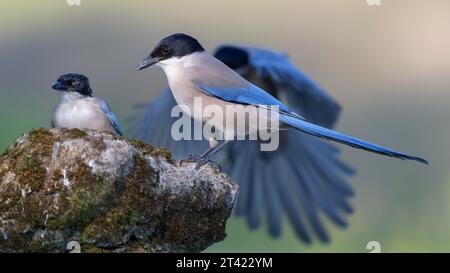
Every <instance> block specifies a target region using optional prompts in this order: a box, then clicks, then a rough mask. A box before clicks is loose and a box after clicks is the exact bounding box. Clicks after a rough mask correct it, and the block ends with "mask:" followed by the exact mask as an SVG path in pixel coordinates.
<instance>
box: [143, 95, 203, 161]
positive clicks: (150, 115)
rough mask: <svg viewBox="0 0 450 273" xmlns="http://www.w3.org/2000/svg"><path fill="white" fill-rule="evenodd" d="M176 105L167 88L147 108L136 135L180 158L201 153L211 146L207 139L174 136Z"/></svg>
mask: <svg viewBox="0 0 450 273" xmlns="http://www.w3.org/2000/svg"><path fill="white" fill-rule="evenodd" d="M176 105H177V103H176V101H175V99H174V98H173V96H172V93H171V92H170V90H169V89H167V90H165V91H164V92H163V93H162V94H161V95H160V96H159V97H157V98H156V99H155V100H154V101H152V102H151V103H150V104H149V105H148V106H147V107H146V108H145V110H144V113H143V115H142V117H141V118H140V120H139V121H138V123H137V126H136V127H137V130H136V137H137V138H139V139H141V140H143V141H145V142H147V143H149V144H152V145H156V146H159V147H165V148H167V149H169V150H170V151H171V152H172V156H173V157H174V158H175V159H177V160H180V159H183V158H185V157H187V156H188V155H190V154H200V153H202V152H204V151H205V150H206V149H207V148H208V147H209V146H208V142H207V141H205V140H179V141H176V140H174V139H173V138H172V136H171V128H172V124H173V123H174V122H175V121H176V120H177V119H178V118H177V117H171V111H172V109H173V107H175V106H176ZM194 122H196V121H194V120H193V119H191V132H193V127H194Z"/></svg>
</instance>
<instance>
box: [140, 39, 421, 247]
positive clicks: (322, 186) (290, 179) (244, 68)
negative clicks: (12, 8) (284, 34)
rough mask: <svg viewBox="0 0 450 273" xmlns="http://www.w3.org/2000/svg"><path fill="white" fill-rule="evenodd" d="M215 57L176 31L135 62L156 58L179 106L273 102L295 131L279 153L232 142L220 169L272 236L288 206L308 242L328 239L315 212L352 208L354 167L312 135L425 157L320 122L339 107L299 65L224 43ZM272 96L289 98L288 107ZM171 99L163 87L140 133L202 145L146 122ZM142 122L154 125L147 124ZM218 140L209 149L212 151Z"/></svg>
mask: <svg viewBox="0 0 450 273" xmlns="http://www.w3.org/2000/svg"><path fill="white" fill-rule="evenodd" d="M215 56H216V57H217V59H216V58H214V57H213V56H211V55H209V54H208V53H207V52H206V51H205V50H204V49H203V47H202V46H201V45H200V44H199V43H198V41H197V40H195V39H194V38H192V37H189V36H187V35H184V34H175V35H172V36H169V37H167V38H165V39H163V40H162V41H161V42H160V43H159V44H158V45H157V46H156V47H155V49H154V50H153V51H152V53H151V54H150V55H149V57H147V58H146V59H144V60H143V61H142V62H141V63H140V64H139V65H138V67H137V68H138V70H141V69H144V68H146V67H148V66H150V65H152V64H156V63H158V64H159V65H160V66H161V67H162V68H163V70H164V72H165V73H166V75H167V78H168V81H169V86H170V89H171V91H172V93H173V95H174V97H175V100H176V101H177V103H179V104H186V105H188V106H189V105H190V106H192V98H194V97H202V98H203V101H206V102H207V103H211V104H216V105H219V106H221V107H224V106H226V105H230V104H231V105H235V104H242V105H251V106H254V107H261V106H270V105H277V106H278V107H279V114H280V121H281V122H282V123H284V124H285V126H288V127H292V128H294V129H297V130H287V131H281V133H280V134H281V135H280V138H281V140H280V142H281V143H280V147H279V149H278V150H277V151H273V152H261V151H260V150H259V148H258V146H257V145H256V144H257V143H256V142H254V141H253V142H249V141H236V142H232V144H231V145H230V147H228V149H227V150H226V154H227V155H226V157H225V163H224V164H225V165H224V169H225V170H227V171H229V173H230V174H231V176H232V177H233V178H235V179H236V181H238V183H239V184H240V195H239V199H238V203H237V207H236V212H237V214H240V215H245V216H246V217H247V219H248V222H249V225H250V226H251V227H257V226H259V224H260V219H261V213H262V211H263V209H265V210H266V214H267V219H268V222H269V230H270V233H271V234H272V235H275V236H277V235H279V234H280V232H281V220H282V216H283V212H285V213H286V214H287V215H288V217H289V219H290V220H291V222H292V224H293V226H294V228H295V230H296V232H297V234H298V235H299V236H300V238H301V239H302V240H303V241H305V242H310V241H311V231H312V232H313V233H314V234H316V235H317V236H318V237H319V239H320V240H322V241H328V235H327V233H326V231H325V229H324V227H323V225H322V223H321V221H320V219H319V217H318V215H319V213H320V212H323V213H325V214H326V215H327V216H328V217H329V218H330V219H331V220H332V221H333V222H334V223H336V224H337V225H339V226H345V225H346V222H345V219H343V216H342V215H341V212H351V211H352V208H351V206H350V205H349V204H348V201H347V199H348V197H350V196H351V195H352V194H353V191H352V189H351V188H350V186H349V185H348V184H347V183H346V181H345V180H344V179H343V178H342V176H344V175H351V174H353V172H354V171H353V170H352V168H350V167H349V166H347V165H346V164H345V163H343V162H341V161H340V160H339V159H338V158H337V157H338V149H337V148H335V147H334V146H332V145H331V144H330V143H327V142H323V141H322V140H320V139H318V138H316V137H321V138H326V139H330V140H334V141H337V142H341V143H344V144H347V145H350V146H353V147H356V148H361V149H365V150H369V151H372V152H376V153H380V154H384V155H388V156H393V157H398V158H402V159H412V160H417V161H420V162H423V163H425V162H426V161H425V160H423V159H421V158H417V157H412V156H409V155H406V154H403V153H400V152H396V151H393V150H390V149H386V148H384V147H381V146H378V145H375V144H371V143H368V142H365V141H362V140H359V139H356V138H353V137H350V136H346V135H344V134H341V133H338V132H335V131H332V130H330V129H327V128H325V127H329V128H332V127H333V126H334V124H335V122H336V120H337V118H338V116H339V113H340V107H339V105H338V104H337V103H336V102H335V101H334V100H333V99H332V98H331V97H330V96H329V95H328V94H326V93H325V92H324V91H323V90H322V89H320V88H319V87H318V86H317V85H316V84H315V83H313V82H312V81H311V80H310V79H308V78H307V77H306V76H305V75H303V74H302V73H301V72H300V71H298V70H297V69H296V68H295V67H294V66H293V65H292V64H291V63H290V62H289V60H288V58H287V57H286V56H285V55H283V54H280V53H277V52H273V51H268V50H264V49H257V48H249V47H239V46H231V45H229V46H223V47H221V48H219V49H218V50H217V52H216V54H215ZM218 59H219V60H221V61H222V62H223V63H222V62H220V61H219V60H218ZM224 63H225V64H224ZM232 69H235V70H236V72H238V73H239V74H241V75H242V76H244V77H245V78H247V79H248V80H249V81H252V82H253V83H254V84H252V83H250V82H248V81H247V80H245V79H243V78H242V77H241V76H240V75H238V74H237V73H236V72H234V71H233V70H232ZM257 86H259V87H257ZM263 89H264V90H267V91H269V92H270V94H269V93H267V92H265V91H264V90H263ZM275 97H277V98H279V99H280V100H283V101H286V104H287V105H289V107H290V108H288V107H287V106H286V105H285V104H283V103H282V102H281V101H280V100H278V99H276V98H275ZM173 105H174V101H173V98H172V97H171V96H170V94H169V93H168V92H165V93H164V94H163V95H162V96H161V97H159V98H158V99H157V100H155V101H154V102H153V103H152V104H151V105H150V106H149V107H148V108H147V111H146V113H145V115H144V116H143V118H142V120H141V122H140V123H139V127H138V136H140V137H141V138H142V139H144V140H146V141H148V142H150V143H153V144H162V145H164V143H166V145H167V144H168V145H167V146H169V148H171V149H173V146H175V147H176V148H177V149H175V153H176V154H178V155H183V154H184V155H186V154H187V153H188V152H190V151H195V150H198V147H201V146H206V145H205V144H206V143H207V142H205V141H203V142H198V141H197V143H196V142H195V141H183V142H182V143H181V144H179V142H175V141H170V140H169V139H170V130H168V129H167V126H165V127H164V126H163V125H161V126H159V127H158V126H157V125H156V124H155V123H152V122H151V121H152V120H161V119H160V118H161V115H163V114H164V115H166V114H167V115H170V109H171V106H173ZM291 109H292V110H294V111H292V110H291ZM191 112H192V113H195V111H191ZM160 113H163V114H160ZM152 114H153V115H154V116H155V118H154V119H152V117H151V115H152ZM299 115H301V116H303V117H304V118H305V119H306V120H307V121H305V120H303V119H302V118H301V117H300V116H299ZM171 119H173V118H171ZM194 119H197V120H198V121H201V120H200V119H201V117H195V116H194ZM166 120H167V118H166ZM161 123H163V122H158V123H157V124H161ZM313 123H316V124H318V125H321V126H318V125H315V124H313ZM146 124H147V127H149V128H152V130H146ZM218 129H219V130H222V131H224V130H227V128H220V125H219V126H218ZM241 129H242V128H241ZM245 129H248V128H245ZM256 129H257V128H256ZM238 130H239V128H238ZM305 133H306V134H305ZM308 134H309V135H308ZM311 135H312V136H311ZM313 136H314V137H313ZM228 142H229V141H224V143H228ZM223 145H224V144H222V145H218V146H217V147H213V149H212V152H210V153H209V154H211V153H213V152H214V151H216V150H218V149H220V148H222V147H223ZM209 154H206V156H204V157H203V159H204V158H205V157H206V158H207V157H208V156H209Z"/></svg>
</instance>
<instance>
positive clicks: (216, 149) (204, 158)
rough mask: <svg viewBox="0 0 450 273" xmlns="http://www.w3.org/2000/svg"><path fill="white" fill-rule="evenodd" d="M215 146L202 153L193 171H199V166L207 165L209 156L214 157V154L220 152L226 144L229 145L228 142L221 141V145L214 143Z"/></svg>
mask: <svg viewBox="0 0 450 273" xmlns="http://www.w3.org/2000/svg"><path fill="white" fill-rule="evenodd" d="M210 143H211V141H210ZM216 143H217V144H216V145H215V146H212V147H210V148H209V149H208V150H206V152H204V153H203V154H202V155H201V156H200V157H199V158H198V159H197V165H195V169H196V170H198V169H200V167H201V166H203V165H204V164H206V163H208V161H210V160H209V157H210V156H211V155H215V154H216V153H218V152H219V151H220V150H222V149H223V148H224V147H225V146H226V145H227V144H228V143H230V142H229V141H223V142H222V143H220V144H219V142H217V141H216Z"/></svg>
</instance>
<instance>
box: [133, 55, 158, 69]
mask: <svg viewBox="0 0 450 273" xmlns="http://www.w3.org/2000/svg"><path fill="white" fill-rule="evenodd" d="M159 61H160V58H158V57H155V58H151V57H150V56H149V57H147V58H145V59H143V60H142V61H141V62H140V63H139V64H138V65H137V66H136V70H137V71H139V70H142V69H145V68H147V67H149V66H152V65H154V64H156V63H158V62H159Z"/></svg>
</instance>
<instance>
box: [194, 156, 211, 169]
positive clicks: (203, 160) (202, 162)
mask: <svg viewBox="0 0 450 273" xmlns="http://www.w3.org/2000/svg"><path fill="white" fill-rule="evenodd" d="M209 162H212V161H211V160H209V159H208V158H207V157H200V158H199V159H198V160H197V164H196V165H195V170H196V171H198V170H199V169H200V168H201V167H202V166H203V165H205V164H206V163H209Z"/></svg>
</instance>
